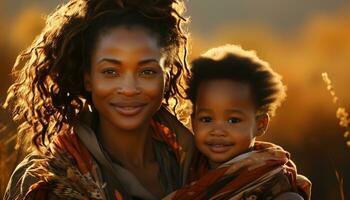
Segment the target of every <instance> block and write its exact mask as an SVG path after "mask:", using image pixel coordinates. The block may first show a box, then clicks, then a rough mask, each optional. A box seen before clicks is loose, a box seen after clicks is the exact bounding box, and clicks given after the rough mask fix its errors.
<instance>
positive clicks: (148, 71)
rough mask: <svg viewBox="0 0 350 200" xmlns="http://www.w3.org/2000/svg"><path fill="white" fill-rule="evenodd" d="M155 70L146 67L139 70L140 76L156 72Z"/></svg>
mask: <svg viewBox="0 0 350 200" xmlns="http://www.w3.org/2000/svg"><path fill="white" fill-rule="evenodd" d="M156 73H157V72H156V71H155V70H151V69H147V70H143V71H142V72H141V75H142V76H150V75H154V74H156Z"/></svg>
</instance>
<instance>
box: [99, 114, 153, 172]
mask: <svg viewBox="0 0 350 200" xmlns="http://www.w3.org/2000/svg"><path fill="white" fill-rule="evenodd" d="M98 137H99V140H100V142H101V144H102V146H103V148H104V149H105V150H106V151H107V153H108V154H109V156H110V157H111V159H112V160H114V161H118V162H120V164H122V165H123V166H125V167H132V168H139V167H141V168H142V167H144V166H145V165H146V164H149V163H150V162H154V161H155V155H154V152H153V146H152V127H151V126H150V123H145V125H143V126H141V127H140V128H138V129H135V130H121V129H118V128H117V127H115V126H114V125H113V124H112V123H110V122H109V121H107V120H103V119H101V120H100V123H99V133H98Z"/></svg>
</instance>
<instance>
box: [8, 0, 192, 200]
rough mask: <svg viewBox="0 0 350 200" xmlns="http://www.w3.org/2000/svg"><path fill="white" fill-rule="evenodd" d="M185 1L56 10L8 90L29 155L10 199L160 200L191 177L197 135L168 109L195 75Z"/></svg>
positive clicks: (75, 1) (72, 5)
mask: <svg viewBox="0 0 350 200" xmlns="http://www.w3.org/2000/svg"><path fill="white" fill-rule="evenodd" d="M183 8H184V7H183V4H182V2H180V1H177V0H147V1H145V0H71V1H69V2H68V3H67V4H66V5H63V6H61V7H60V8H58V9H57V10H56V11H55V12H54V13H53V14H52V15H51V16H49V18H48V19H47V23H46V27H45V28H44V30H43V32H42V33H41V35H40V36H39V37H38V38H37V39H36V40H35V42H34V43H33V45H32V46H31V47H30V48H29V50H28V51H26V52H24V53H23V54H21V55H20V56H19V58H18V62H17V64H16V65H15V66H17V65H19V64H18V63H21V61H23V60H25V64H24V66H23V68H22V69H17V67H15V69H14V72H15V76H16V78H17V79H16V81H15V83H14V84H13V85H12V86H11V87H10V89H9V94H8V98H7V103H6V104H7V105H6V106H11V108H12V109H13V112H14V119H15V120H18V121H19V122H20V123H21V124H20V127H19V134H20V135H19V138H21V139H24V140H25V141H31V144H30V147H31V148H30V149H31V151H32V153H30V154H29V155H28V156H27V157H26V158H25V159H24V160H23V161H22V163H20V164H19V165H18V166H17V168H16V169H15V171H14V172H13V175H12V177H11V180H10V182H9V184H8V187H7V190H6V194H5V199H159V198H161V197H163V196H165V195H166V194H168V193H170V192H171V191H174V190H175V189H177V188H179V187H180V186H182V185H183V184H184V183H185V181H186V180H185V178H184V177H187V173H186V170H185V169H186V168H188V164H189V160H190V156H189V155H191V149H192V136H191V134H190V133H189V132H188V130H187V129H186V128H185V127H184V126H183V125H182V124H181V123H180V122H179V121H178V120H177V118H176V117H174V116H173V115H172V114H170V113H169V111H168V109H167V108H171V110H172V111H173V112H174V113H178V112H179V110H180V109H179V108H178V106H177V105H178V103H179V102H181V101H182V95H181V94H182V93H183V86H182V83H183V78H184V77H185V76H186V74H187V73H188V68H187V65H186V39H187V38H186V35H185V33H183V31H182V29H181V26H182V24H183V23H184V22H185V21H186V20H185V19H184V18H183V16H182V11H183ZM19 142H21V141H19ZM21 144H22V143H21Z"/></svg>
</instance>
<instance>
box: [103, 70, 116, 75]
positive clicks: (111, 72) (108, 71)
mask: <svg viewBox="0 0 350 200" xmlns="http://www.w3.org/2000/svg"><path fill="white" fill-rule="evenodd" d="M102 73H103V74H105V75H107V76H113V77H114V76H118V72H117V71H116V70H114V69H104V70H102Z"/></svg>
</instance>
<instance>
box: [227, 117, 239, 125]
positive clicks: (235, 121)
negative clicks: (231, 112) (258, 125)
mask: <svg viewBox="0 0 350 200" xmlns="http://www.w3.org/2000/svg"><path fill="white" fill-rule="evenodd" d="M241 121H242V120H241V119H239V118H237V117H231V118H230V119H228V122H229V123H230V124H235V123H239V122H241Z"/></svg>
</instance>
